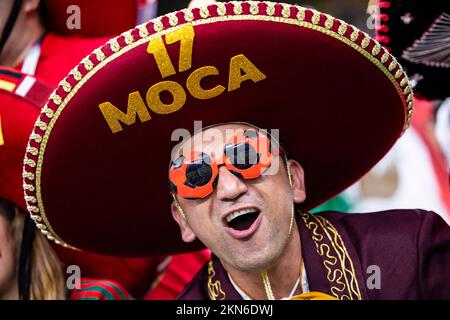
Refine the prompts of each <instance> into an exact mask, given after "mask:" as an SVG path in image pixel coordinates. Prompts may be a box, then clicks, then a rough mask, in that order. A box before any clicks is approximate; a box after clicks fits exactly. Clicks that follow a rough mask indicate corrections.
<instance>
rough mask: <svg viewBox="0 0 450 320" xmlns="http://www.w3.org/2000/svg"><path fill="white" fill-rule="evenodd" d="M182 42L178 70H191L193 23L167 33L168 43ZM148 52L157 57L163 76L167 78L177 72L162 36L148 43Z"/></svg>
mask: <svg viewBox="0 0 450 320" xmlns="http://www.w3.org/2000/svg"><path fill="white" fill-rule="evenodd" d="M178 41H179V42H180V56H179V62H178V71H179V72H183V71H186V70H189V69H190V68H191V66H192V47H193V44H194V27H193V26H192V25H191V24H188V25H185V26H183V27H181V28H179V29H177V30H175V31H172V32H170V33H168V34H167V35H166V44H173V43H175V42H178ZM147 52H148V53H149V54H152V55H153V56H154V57H155V61H156V64H157V65H158V69H159V72H161V76H162V77H163V78H166V77H168V76H171V75H174V74H176V71H175V68H174V66H173V64H172V61H171V60H170V57H169V54H168V53H167V49H166V46H165V44H164V42H163V39H162V37H161V36H158V37H156V38H153V39H152V40H150V42H149V43H148V47H147Z"/></svg>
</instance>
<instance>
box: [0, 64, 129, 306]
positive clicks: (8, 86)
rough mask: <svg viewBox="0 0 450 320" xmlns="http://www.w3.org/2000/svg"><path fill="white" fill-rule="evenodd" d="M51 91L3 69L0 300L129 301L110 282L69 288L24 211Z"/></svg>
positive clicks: (0, 85) (88, 281)
mask: <svg viewBox="0 0 450 320" xmlns="http://www.w3.org/2000/svg"><path fill="white" fill-rule="evenodd" d="M50 92H51V88H50V87H49V86H47V85H46V84H45V83H43V82H41V81H39V80H37V79H36V78H35V77H33V76H30V75H26V74H23V73H19V72H16V71H15V70H13V69H8V68H3V67H2V68H0V177H1V179H0V300H4V299H8V300H16V299H23V300H29V299H31V300H42V299H45V300H49V299H50V300H55V299H59V300H60V299H89V300H93V299H94V300H115V299H118V300H121V299H130V298H131V296H130V295H129V294H128V293H127V291H126V290H125V288H123V287H122V286H121V285H120V284H119V283H117V282H115V281H111V280H98V279H92V278H80V279H78V280H76V281H75V282H74V287H72V288H68V286H67V285H66V272H65V270H64V265H63V264H62V263H61V261H60V259H59V257H58V255H57V253H56V252H55V250H54V249H53V248H52V246H51V245H50V243H49V242H48V240H47V239H45V237H44V236H43V235H42V233H41V232H40V231H39V230H38V229H37V228H36V225H35V222H33V221H32V220H31V218H30V217H29V215H28V213H27V212H26V205H25V201H24V198H23V190H22V174H21V171H22V165H23V155H24V153H25V152H26V149H27V148H28V149H30V148H32V147H31V146H29V145H28V147H27V140H28V137H29V135H30V133H31V130H32V128H33V125H34V123H35V120H36V118H37V116H38V114H39V112H40V109H41V107H42V106H43V104H44V102H45V101H46V99H47V97H48V95H49V94H50ZM28 163H29V162H28ZM36 223H37V224H39V220H36ZM77 281H78V282H79V283H78V287H77V286H76V285H75V284H76V282H77Z"/></svg>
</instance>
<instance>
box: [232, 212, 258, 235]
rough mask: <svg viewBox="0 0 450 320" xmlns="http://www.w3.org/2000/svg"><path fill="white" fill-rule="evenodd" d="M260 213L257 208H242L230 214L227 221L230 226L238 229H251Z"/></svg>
mask: <svg viewBox="0 0 450 320" xmlns="http://www.w3.org/2000/svg"><path fill="white" fill-rule="evenodd" d="M260 213H261V212H260V211H259V209H257V208H247V209H242V210H238V211H235V212H233V213H231V214H229V215H228V216H227V217H226V218H225V221H226V224H227V226H228V227H229V228H231V229H233V230H236V231H244V230H248V229H250V227H251V226H252V225H253V224H254V223H255V221H256V219H258V216H259V214H260Z"/></svg>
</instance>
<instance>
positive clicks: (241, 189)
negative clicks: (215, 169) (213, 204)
mask: <svg viewBox="0 0 450 320" xmlns="http://www.w3.org/2000/svg"><path fill="white" fill-rule="evenodd" d="M216 188H217V197H218V198H219V200H222V201H227V200H228V201H229V200H235V199H237V198H239V197H240V196H241V195H242V194H244V193H246V192H247V190H248V187H247V184H246V183H245V182H244V181H243V180H242V179H240V178H238V177H237V176H235V175H234V174H233V173H231V172H230V171H229V170H228V169H227V168H226V167H225V166H223V167H221V168H220V169H219V180H218V181H217V187H216Z"/></svg>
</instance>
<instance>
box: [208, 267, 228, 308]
mask: <svg viewBox="0 0 450 320" xmlns="http://www.w3.org/2000/svg"><path fill="white" fill-rule="evenodd" d="M215 275H216V272H215V271H214V266H213V261H212V259H211V260H209V263H208V294H209V297H210V298H211V300H225V292H223V290H222V285H221V284H220V281H219V280H216V281H213V278H214V276H215Z"/></svg>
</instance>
